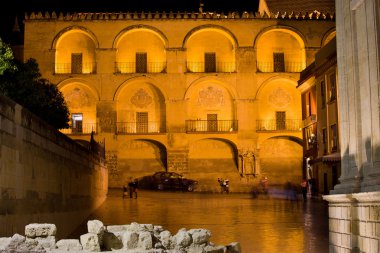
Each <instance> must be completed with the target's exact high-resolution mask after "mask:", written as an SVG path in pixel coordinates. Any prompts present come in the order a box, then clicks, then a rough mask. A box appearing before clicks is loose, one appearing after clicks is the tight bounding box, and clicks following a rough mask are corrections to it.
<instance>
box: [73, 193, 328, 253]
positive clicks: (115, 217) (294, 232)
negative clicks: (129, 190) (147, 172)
mask: <svg viewBox="0 0 380 253" xmlns="http://www.w3.org/2000/svg"><path fill="white" fill-rule="evenodd" d="M327 212H328V211H327V204H326V203H325V202H322V201H314V200H309V201H308V202H307V203H304V202H302V201H298V202H296V201H288V200H284V199H277V198H276V199H274V198H265V197H259V198H256V199H255V198H252V197H251V196H250V195H248V194H229V195H226V194H204V193H180V192H149V191H140V192H139V198H138V199H129V198H128V199H122V198H121V191H120V190H110V192H109V196H108V198H107V200H106V201H105V203H104V204H103V205H102V206H101V207H100V208H99V209H98V210H97V211H96V212H95V213H93V214H92V215H91V217H89V219H98V220H101V221H102V222H103V223H104V224H105V225H119V224H130V223H131V222H138V223H149V224H155V225H162V226H163V227H164V228H165V229H168V230H169V231H170V232H171V233H172V234H175V233H176V232H177V231H178V230H179V229H180V228H186V229H191V228H206V229H209V230H210V231H211V233H212V236H211V242H213V243H216V244H223V245H227V244H229V243H231V242H240V244H241V246H242V252H243V253H255V252H265V253H271V252H273V253H274V252H276V253H277V252H307V253H324V252H328V218H327V217H328V213H327ZM84 233H86V225H85V224H83V225H82V226H81V227H79V228H78V230H77V231H76V232H75V233H73V235H72V236H71V237H72V238H79V235H80V234H84Z"/></svg>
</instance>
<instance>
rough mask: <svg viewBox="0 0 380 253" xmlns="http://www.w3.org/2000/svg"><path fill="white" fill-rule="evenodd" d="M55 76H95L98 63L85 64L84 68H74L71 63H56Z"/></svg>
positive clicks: (83, 64)
mask: <svg viewBox="0 0 380 253" xmlns="http://www.w3.org/2000/svg"><path fill="white" fill-rule="evenodd" d="M54 73H55V74H95V73H96V62H83V63H82V67H74V66H72V65H71V63H55V64H54Z"/></svg>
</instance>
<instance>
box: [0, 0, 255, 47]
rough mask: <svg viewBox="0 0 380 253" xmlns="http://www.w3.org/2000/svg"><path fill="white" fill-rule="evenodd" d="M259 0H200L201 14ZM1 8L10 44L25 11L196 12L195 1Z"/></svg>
mask: <svg viewBox="0 0 380 253" xmlns="http://www.w3.org/2000/svg"><path fill="white" fill-rule="evenodd" d="M258 1H259V0H202V2H203V3H204V8H203V9H204V10H205V11H218V12H222V11H223V12H225V13H228V11H253V12H255V11H257V8H258ZM7 4H8V5H10V7H4V3H3V5H2V7H1V10H0V12H1V14H0V15H1V16H0V25H1V26H0V37H1V38H2V39H3V40H4V41H6V42H7V43H10V33H11V30H12V25H13V23H14V20H15V16H16V15H17V16H18V18H19V23H20V25H22V24H21V22H22V19H23V18H24V13H25V12H28V13H30V12H32V11H34V12H38V11H41V12H42V13H44V12H45V11H49V12H51V11H55V12H57V14H58V13H59V12H127V11H129V12H132V11H144V12H148V11H151V12H155V11H160V12H161V11H166V12H169V11H173V12H177V11H182V12H183V11H187V12H191V11H194V12H196V11H198V8H199V0H105V1H99V0H76V1H75V0H13V1H12V0H11V1H10V2H9V3H7Z"/></svg>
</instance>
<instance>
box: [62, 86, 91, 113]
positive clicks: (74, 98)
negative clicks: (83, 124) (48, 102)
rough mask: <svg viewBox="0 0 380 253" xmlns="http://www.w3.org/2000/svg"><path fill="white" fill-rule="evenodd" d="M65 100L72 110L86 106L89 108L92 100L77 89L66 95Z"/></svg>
mask: <svg viewBox="0 0 380 253" xmlns="http://www.w3.org/2000/svg"><path fill="white" fill-rule="evenodd" d="M65 100H66V103H67V105H68V106H69V108H72V109H79V108H82V107H84V106H89V104H90V98H89V97H88V94H87V93H86V92H85V91H83V90H81V89H79V88H75V89H73V90H72V91H70V92H68V93H67V94H66V95H65Z"/></svg>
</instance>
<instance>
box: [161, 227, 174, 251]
mask: <svg viewBox="0 0 380 253" xmlns="http://www.w3.org/2000/svg"><path fill="white" fill-rule="evenodd" d="M159 238H160V241H161V243H162V246H164V247H165V248H166V249H173V248H174V245H173V244H174V243H173V239H172V234H171V233H170V231H168V230H164V231H162V232H161V233H160V236H159Z"/></svg>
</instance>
